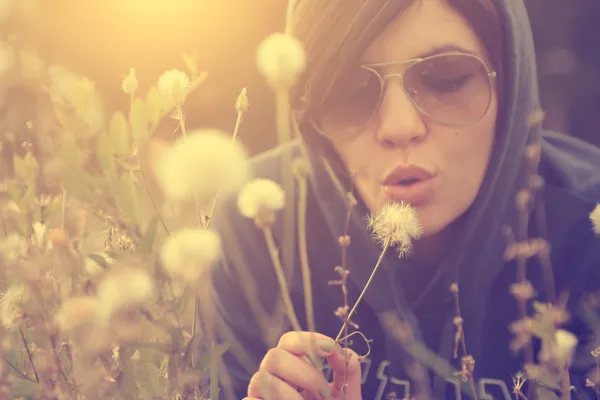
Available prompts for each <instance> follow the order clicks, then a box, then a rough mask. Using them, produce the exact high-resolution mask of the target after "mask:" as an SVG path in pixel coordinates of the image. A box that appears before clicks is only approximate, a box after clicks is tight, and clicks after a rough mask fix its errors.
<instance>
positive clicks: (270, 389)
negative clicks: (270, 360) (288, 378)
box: [248, 371, 302, 400]
mask: <svg viewBox="0 0 600 400" xmlns="http://www.w3.org/2000/svg"><path fill="white" fill-rule="evenodd" d="M248 397H250V398H257V399H264V400H280V399H286V400H287V399H289V400H302V395H301V394H300V393H298V391H297V390H295V389H294V388H292V387H291V386H290V385H288V384H287V383H285V382H284V381H282V380H281V379H279V378H278V377H276V376H273V375H271V374H269V373H267V372H264V371H258V372H257V373H255V374H254V375H253V376H252V379H250V383H249V384H248Z"/></svg>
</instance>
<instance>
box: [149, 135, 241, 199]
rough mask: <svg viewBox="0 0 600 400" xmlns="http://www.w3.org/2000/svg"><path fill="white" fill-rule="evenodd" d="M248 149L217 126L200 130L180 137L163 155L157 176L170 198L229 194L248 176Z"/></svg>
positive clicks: (201, 197) (202, 197) (209, 197)
mask: <svg viewBox="0 0 600 400" xmlns="http://www.w3.org/2000/svg"><path fill="white" fill-rule="evenodd" d="M247 160H248V157H247V154H246V151H245V150H244V148H243V147H242V145H241V144H239V143H238V142H236V141H232V140H231V136H229V135H226V134H225V133H224V132H222V131H219V130H216V129H207V130H198V131H194V132H191V133H188V135H187V136H186V137H182V138H180V139H179V140H178V141H177V142H176V143H175V144H174V145H172V146H171V147H170V148H169V149H168V150H167V151H166V152H165V154H163V155H162V156H161V157H160V160H159V162H158V167H157V170H156V174H157V180H158V182H159V184H160V186H161V188H162V189H163V191H164V193H165V195H166V196H167V198H168V199H170V200H182V201H183V200H190V199H191V198H193V195H194V193H195V194H197V195H198V196H199V198H200V199H201V200H203V201H206V200H208V199H212V197H213V196H214V195H215V194H216V193H217V192H219V193H220V194H221V195H223V196H227V195H228V194H231V193H232V192H234V191H236V190H238V189H239V188H240V187H241V186H242V185H243V184H244V183H245V182H246V181H247V179H248V175H249V171H248V161H247Z"/></svg>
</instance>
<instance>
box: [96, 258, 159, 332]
mask: <svg viewBox="0 0 600 400" xmlns="http://www.w3.org/2000/svg"><path fill="white" fill-rule="evenodd" d="M154 290H155V288H154V282H153V280H152V278H151V277H150V275H149V274H148V272H146V271H144V270H142V269H139V268H131V267H123V266H119V267H115V268H113V269H112V270H111V271H110V272H109V273H107V274H106V275H105V276H104V277H103V278H102V280H101V281H100V283H99V284H98V288H97V295H98V299H99V300H100V304H101V309H100V313H101V315H102V318H103V319H104V320H105V321H106V320H108V318H110V316H111V315H112V313H113V312H114V311H116V310H119V309H126V308H129V307H136V306H140V305H144V304H147V303H148V302H150V301H152V299H153V298H154Z"/></svg>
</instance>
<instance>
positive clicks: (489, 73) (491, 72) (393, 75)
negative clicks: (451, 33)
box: [308, 52, 498, 140]
mask: <svg viewBox="0 0 600 400" xmlns="http://www.w3.org/2000/svg"><path fill="white" fill-rule="evenodd" d="M448 56H461V57H470V58H473V59H475V60H477V61H478V62H480V63H481V64H482V65H483V67H484V68H485V71H486V74H487V77H488V79H489V85H490V96H489V99H488V103H487V105H486V107H485V110H484V111H483V112H482V113H481V116H479V117H478V118H476V119H474V120H472V121H469V122H464V123H452V122H447V121H444V120H442V119H440V118H437V117H436V116H434V115H432V114H431V113H430V112H428V111H426V110H424V109H423V108H422V107H421V106H420V105H419V104H418V103H417V102H416V101H415V100H414V99H413V97H412V96H411V94H410V93H409V92H408V89H407V88H406V86H405V85H404V76H405V75H406V72H407V71H409V70H410V69H411V68H413V67H414V66H415V65H417V64H420V63H421V62H424V61H430V60H435V59H436V58H441V57H448ZM404 64H409V65H408V67H407V68H406V69H405V70H404V71H402V73H390V74H385V75H383V76H382V75H381V74H380V73H379V72H377V70H376V69H375V68H380V67H391V66H396V65H404ZM360 67H361V68H363V69H366V70H367V71H369V72H370V73H373V74H375V76H377V78H378V79H379V84H380V88H379V93H380V96H379V101H378V102H377V105H376V106H375V107H374V108H373V112H372V114H371V115H370V116H369V118H368V119H367V120H366V121H365V122H364V123H363V124H362V125H361V126H360V127H358V128H357V132H356V133H354V134H352V135H345V136H343V138H344V139H346V138H352V137H355V136H357V135H359V134H360V132H361V131H362V129H361V128H362V127H365V126H367V125H368V124H369V122H371V120H372V119H373V117H374V116H375V115H376V114H377V112H378V111H379V108H380V107H381V103H382V102H383V99H384V97H385V83H386V81H387V80H388V79H389V78H399V79H400V80H402V82H403V84H402V89H403V90H404V92H405V93H406V95H407V96H408V98H409V99H410V101H411V103H412V104H413V105H414V106H415V107H416V108H417V110H419V111H420V112H421V113H423V114H425V115H426V116H427V117H429V118H431V119H433V120H435V121H437V122H439V123H441V124H444V125H448V126H468V125H472V124H474V123H477V122H479V121H480V120H481V119H482V118H483V117H484V116H485V114H487V112H488V111H489V109H490V106H491V104H492V98H493V96H492V93H493V86H494V81H495V79H496V77H497V76H498V74H497V72H496V71H495V70H492V69H490V67H489V66H488V65H487V63H486V62H485V61H484V60H483V59H482V58H481V57H479V56H477V55H475V54H471V53H465V52H446V53H439V54H434V55H431V56H427V57H418V58H411V59H408V60H402V61H389V62H384V63H376V64H363V65H361V66H360ZM308 119H309V122H310V124H311V125H312V126H313V128H314V129H315V130H316V131H317V132H318V133H319V134H321V135H323V136H325V137H327V138H329V139H334V140H335V139H341V138H342V137H338V136H331V135H327V134H326V133H325V132H323V130H322V129H321V128H320V127H319V125H318V124H317V123H316V122H315V120H314V118H312V117H311V116H308Z"/></svg>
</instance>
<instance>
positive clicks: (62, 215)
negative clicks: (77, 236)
mask: <svg viewBox="0 0 600 400" xmlns="http://www.w3.org/2000/svg"><path fill="white" fill-rule="evenodd" d="M60 188H61V190H62V199H61V204H60V229H61V230H63V231H64V230H65V210H66V208H67V191H66V190H65V188H64V186H63V185H62V184H61V185H60Z"/></svg>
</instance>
